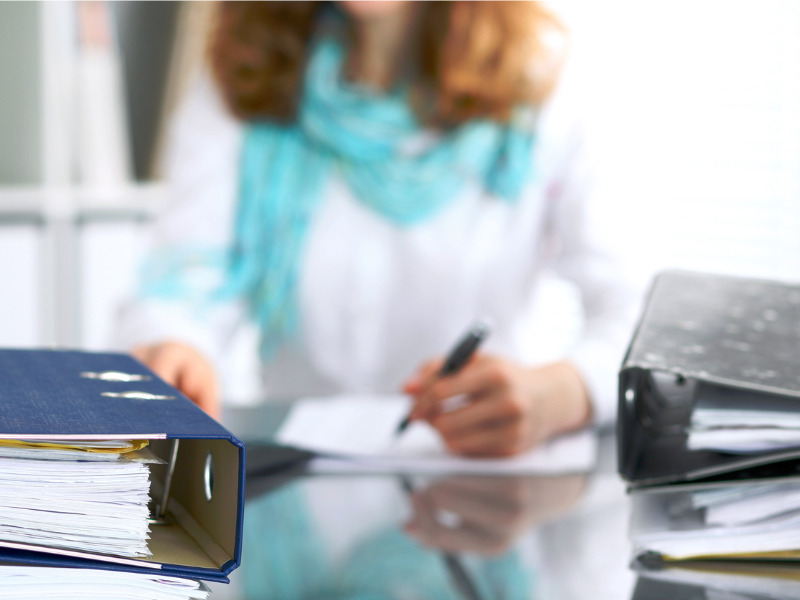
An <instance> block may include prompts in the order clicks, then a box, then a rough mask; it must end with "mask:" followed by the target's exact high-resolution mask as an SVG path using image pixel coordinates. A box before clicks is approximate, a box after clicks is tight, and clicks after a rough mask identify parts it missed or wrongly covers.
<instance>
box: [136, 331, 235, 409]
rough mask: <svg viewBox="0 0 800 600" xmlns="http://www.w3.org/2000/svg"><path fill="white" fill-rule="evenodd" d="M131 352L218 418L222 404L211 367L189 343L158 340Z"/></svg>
mask: <svg viewBox="0 0 800 600" xmlns="http://www.w3.org/2000/svg"><path fill="white" fill-rule="evenodd" d="M133 355H134V356H135V357H136V358H137V359H139V360H140V361H141V362H143V363H144V364H145V365H147V366H148V367H150V369H152V370H153V371H154V372H155V373H156V374H157V375H158V376H159V377H161V379H163V380H164V381H166V382H167V383H169V384H171V385H173V386H175V387H176V388H178V389H179V390H180V391H181V392H183V393H184V394H186V395H187V396H188V397H189V398H190V399H191V400H192V402H194V403H195V404H197V406H199V407H200V408H202V409H203V410H204V411H206V412H207V413H208V414H209V415H211V416H212V417H214V418H215V419H218V418H219V416H220V408H221V407H220V402H219V393H218V390H217V377H216V374H215V372H214V367H212V366H211V363H210V362H209V361H208V359H206V358H205V357H204V356H203V355H202V354H200V352H198V351H197V350H195V349H194V348H193V347H192V346H189V345H188V344H184V343H182V342H173V341H169V342H160V343H158V344H153V345H151V346H137V347H136V348H134V349H133Z"/></svg>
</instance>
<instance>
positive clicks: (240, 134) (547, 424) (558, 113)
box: [122, 1, 628, 456]
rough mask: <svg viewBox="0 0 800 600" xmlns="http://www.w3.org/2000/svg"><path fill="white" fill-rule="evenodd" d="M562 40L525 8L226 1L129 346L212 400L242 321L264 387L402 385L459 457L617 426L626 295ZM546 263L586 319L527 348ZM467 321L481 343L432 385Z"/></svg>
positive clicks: (130, 319)
mask: <svg viewBox="0 0 800 600" xmlns="http://www.w3.org/2000/svg"><path fill="white" fill-rule="evenodd" d="M565 41H566V38H565V33H564V31H563V29H562V28H561V27H560V26H559V24H558V23H557V21H556V20H555V19H554V18H553V17H551V16H550V15H549V14H548V13H547V12H545V11H544V10H543V9H542V7H541V6H540V5H539V3H536V2H475V3H473V2H388V1H387V2H338V3H332V4H331V3H325V2H286V3H284V2H224V3H221V4H220V6H219V15H218V23H217V25H216V29H215V33H214V38H213V45H212V52H211V67H212V68H211V71H212V75H213V82H212V78H210V77H207V76H206V77H204V78H201V80H200V81H198V82H197V84H196V85H195V86H194V88H193V89H192V90H191V92H190V93H189V95H188V97H187V98H186V99H185V101H184V103H183V105H182V107H181V109H180V111H179V112H178V114H177V116H176V118H175V120H174V123H173V126H172V129H171V149H170V151H169V164H168V172H169V179H170V182H171V184H172V192H173V197H172V202H171V204H170V206H169V207H168V209H167V210H166V211H165V213H164V214H163V216H162V218H161V219H160V221H159V223H158V224H157V229H156V246H155V249H154V251H153V253H152V255H151V258H150V260H149V262H148V265H147V267H146V271H145V282H144V284H143V286H142V291H141V297H140V298H139V299H138V300H137V301H136V302H134V303H133V304H132V305H131V306H129V307H128V310H127V311H126V314H125V316H124V319H123V331H122V333H123V339H124V340H125V342H126V343H127V344H129V345H130V346H131V347H135V348H136V350H135V353H136V355H137V356H139V357H140V358H141V359H142V360H143V361H144V362H146V363H147V364H149V365H150V366H151V367H152V368H153V369H154V370H155V371H156V372H158V373H159V374H161V375H162V376H163V377H164V378H166V379H167V380H168V381H171V382H173V383H174V384H176V385H177V386H179V387H180V388H181V389H182V390H183V391H184V392H185V393H186V394H187V395H188V396H190V397H191V398H192V399H193V400H194V401H195V402H197V403H198V404H199V405H200V406H201V407H203V408H205V409H206V410H207V411H209V412H211V413H212V414H217V411H218V407H219V400H218V398H217V392H216V388H215V386H216V384H215V369H214V367H213V365H214V364H216V362H217V361H218V359H219V356H220V353H221V352H224V351H225V350H224V348H225V340H227V339H229V336H230V333H231V331H233V330H234V328H235V325H236V324H237V323H241V321H242V319H243V318H245V317H247V318H249V319H251V320H252V321H254V322H255V323H256V324H257V325H258V328H259V331H260V336H261V361H262V364H263V378H264V383H265V387H266V390H267V392H266V393H267V395H268V396H269V395H272V396H280V397H287V396H290V397H295V396H301V395H309V394H314V395H320V394H328V393H336V392H396V391H399V390H400V389H402V390H404V391H405V392H406V393H408V394H410V395H412V396H413V398H414V400H415V407H414V412H413V417H414V418H415V419H421V420H427V421H428V422H429V423H431V425H433V426H434V427H435V428H436V429H437V430H438V431H439V432H440V433H441V435H442V437H443V439H444V441H445V442H446V444H447V446H448V448H449V449H450V450H451V451H453V452H456V453H460V454H464V455H472V456H503V455H510V454H515V453H518V452H520V451H522V450H524V449H527V448H529V447H531V446H533V445H534V444H536V443H538V442H540V441H542V440H544V439H547V438H549V437H551V436H553V435H556V434H559V433H562V432H565V431H569V430H573V429H576V428H579V427H582V426H584V425H587V424H589V423H591V422H602V421H608V420H610V418H611V416H612V415H613V411H614V406H615V404H614V395H615V376H616V369H617V367H618V364H619V361H620V359H621V356H622V344H623V343H624V342H625V340H626V337H627V328H626V325H627V320H626V319H627V314H628V312H627V311H626V308H627V307H628V304H627V300H628V297H627V296H626V293H625V288H624V286H623V285H622V284H621V276H620V273H619V271H618V267H617V263H616V262H615V261H614V259H613V256H612V254H611V253H610V252H609V251H608V246H607V245H606V244H605V242H604V241H603V239H602V236H600V235H599V234H598V229H597V228H596V227H595V223H593V221H592V218H591V217H590V214H591V213H590V211H589V203H590V201H591V198H590V195H591V187H590V184H589V183H590V182H589V175H588V170H587V162H586V152H585V144H584V140H583V131H582V128H581V126H580V120H579V119H578V112H579V111H578V104H577V101H579V100H581V98H577V97H576V94H575V93H574V90H571V89H570V87H571V85H570V77H569V76H568V74H567V73H566V72H564V71H565V69H564V64H565V58H566V47H567V45H566V43H565ZM546 268H547V269H553V270H555V271H556V272H557V273H558V274H559V275H560V276H562V277H564V278H566V279H568V280H570V281H572V282H573V283H574V284H576V286H577V289H578V290H579V291H580V293H581V300H582V307H583V310H584V319H583V330H582V333H581V338H580V340H579V341H578V343H577V344H576V345H575V346H574V347H573V348H572V349H571V350H570V352H569V353H568V354H567V355H566V356H564V357H563V358H562V359H560V360H557V361H555V362H551V363H548V364H527V363H525V362H524V361H523V360H522V357H523V352H522V348H521V344H520V339H521V338H522V337H523V336H525V335H528V336H533V337H535V336H536V332H535V331H533V332H529V333H528V332H523V331H521V329H520V328H521V327H522V323H523V322H524V318H525V317H526V315H527V314H528V312H529V310H528V309H529V305H530V301H531V297H532V292H533V290H534V287H535V285H536V283H537V280H538V279H539V275H540V274H541V273H542V271H543V270H544V269H546ZM478 317H489V318H491V320H492V321H493V323H494V326H493V334H492V336H491V338H490V339H489V342H488V343H487V344H486V346H485V349H484V351H483V352H481V353H479V354H477V355H476V356H475V357H474V358H473V359H472V360H471V361H470V362H469V363H468V364H467V365H466V367H465V368H464V369H462V370H461V371H460V372H458V373H457V374H455V375H452V376H448V377H439V376H438V375H437V372H438V369H439V366H440V365H441V360H442V359H441V357H440V356H441V354H442V353H443V352H446V351H447V350H448V348H449V347H450V346H451V345H452V344H453V342H454V341H455V340H457V339H458V338H459V337H460V336H461V334H462V333H463V332H464V331H465V330H466V329H467V328H468V326H469V325H470V324H471V323H472V322H473V321H474V320H475V319H476V318H478ZM420 365H421V366H420ZM455 395H464V397H465V399H466V401H465V402H462V403H461V404H460V405H459V407H458V408H456V409H455V410H448V409H446V406H447V402H446V400H447V399H448V398H450V397H452V396H455Z"/></svg>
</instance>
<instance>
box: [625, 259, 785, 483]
mask: <svg viewBox="0 0 800 600" xmlns="http://www.w3.org/2000/svg"><path fill="white" fill-rule="evenodd" d="M798 349H800V285H792V284H789V283H783V282H775V281H766V280H758V279H746V278H740V277H729V276H723V275H710V274H702V273H692V272H685V271H666V272H663V273H661V274H659V275H658V276H657V277H656V279H655V281H654V283H653V285H652V287H651V290H650V294H649V296H648V299H647V302H646V305H645V308H644V311H643V313H642V316H641V319H640V321H639V324H638V326H637V328H636V331H635V332H634V335H633V338H632V341H631V344H630V346H629V348H628V352H627V354H626V356H625V359H624V361H623V364H622V368H621V370H620V375H619V418H618V421H617V444H618V447H617V458H618V466H619V472H620V474H621V475H622V477H623V478H624V479H626V480H627V481H628V482H630V484H631V486H632V487H636V486H646V485H658V484H668V483H673V482H682V481H694V480H700V479H704V478H711V477H722V478H735V477H745V476H752V475H758V474H759V473H760V472H761V471H764V472H766V474H767V475H768V476H775V475H776V474H778V473H779V472H780V471H781V470H782V469H785V470H786V471H787V472H793V470H794V465H795V464H796V461H797V460H798V459H800V448H792V449H787V450H780V451H771V452H763V453H758V454H748V455H734V454H725V453H721V452H715V451H710V450H689V449H688V448H687V445H686V441H687V432H686V430H687V427H688V426H689V420H690V416H691V410H692V405H693V402H694V400H695V398H696V397H697V396H698V394H700V393H709V392H714V393H716V392H719V391H722V392H723V393H726V392H729V391H730V390H741V391H746V392H747V393H749V394H751V395H752V396H753V397H754V398H763V399H770V398H783V399H785V398H793V399H797V400H798V404H797V406H798V409H800V354H798Z"/></svg>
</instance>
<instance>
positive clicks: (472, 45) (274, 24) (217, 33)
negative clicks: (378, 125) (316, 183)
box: [210, 0, 564, 127]
mask: <svg viewBox="0 0 800 600" xmlns="http://www.w3.org/2000/svg"><path fill="white" fill-rule="evenodd" d="M324 4H325V2H264V1H257V2H220V3H219V5H218V14H217V19H216V25H215V27H214V31H213V35H212V40H211V42H212V43H211V47H210V51H211V65H212V70H213V73H214V75H215V78H216V80H217V83H218V85H219V87H220V89H221V91H222V95H223V97H224V99H225V101H226V103H227V105H228V107H229V109H230V110H231V112H232V113H233V114H234V115H236V116H237V117H239V118H241V119H254V118H268V119H273V120H278V121H291V120H292V119H293V118H294V116H295V114H296V110H297V106H298V99H299V97H300V94H301V93H302V81H303V72H304V68H305V64H306V60H307V58H308V53H309V45H310V41H311V39H312V38H313V34H314V31H315V27H316V23H317V19H318V17H319V14H320V11H321V9H322V7H323V5H324ZM420 5H421V6H420V7H419V11H420V14H419V15H418V16H419V21H418V22H419V30H418V33H417V35H418V45H417V48H418V52H417V54H416V58H414V59H412V60H415V61H416V64H414V65H412V66H413V68H412V69H411V72H413V73H415V80H414V81H413V82H412V95H411V101H412V105H413V107H414V110H415V112H416V113H417V115H418V117H419V118H420V120H421V121H422V122H424V123H426V124H428V125H431V126H437V127H452V126H456V125H458V124H460V123H463V122H465V121H468V120H470V119H475V118H490V119H495V120H498V121H505V120H507V119H508V117H509V115H510V114H511V111H512V109H513V108H514V107H516V106H519V105H521V104H530V105H534V106H536V105H540V104H541V103H542V102H543V101H544V100H545V99H546V98H547V96H548V95H549V94H550V92H551V90H552V88H553V86H554V83H555V81H556V79H557V76H558V71H559V67H560V58H561V57H559V56H558V55H557V54H556V53H554V52H553V51H552V49H551V48H549V47H548V46H547V44H546V43H545V38H546V36H547V35H548V33H551V32H558V33H562V34H563V32H564V30H563V27H562V26H561V24H560V23H559V22H558V21H557V20H556V19H555V17H553V16H552V15H551V14H550V13H549V12H547V11H545V10H544V9H543V8H542V7H541V5H540V4H539V3H538V2H531V1H527V0H521V1H506V2H469V1H454V2H424V3H420Z"/></svg>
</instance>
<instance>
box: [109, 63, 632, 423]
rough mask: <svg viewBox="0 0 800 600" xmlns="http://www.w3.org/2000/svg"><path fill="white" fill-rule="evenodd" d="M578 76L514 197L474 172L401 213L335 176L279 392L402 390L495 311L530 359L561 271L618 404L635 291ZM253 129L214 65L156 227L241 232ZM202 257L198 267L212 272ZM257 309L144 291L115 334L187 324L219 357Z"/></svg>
mask: <svg viewBox="0 0 800 600" xmlns="http://www.w3.org/2000/svg"><path fill="white" fill-rule="evenodd" d="M570 81H571V76H570V74H569V72H567V73H566V74H565V75H564V77H562V81H561V83H560V85H559V88H558V89H557V91H556V93H555V94H554V96H553V97H552V98H551V100H550V101H549V102H548V104H547V105H546V106H545V107H544V108H543V109H542V111H541V113H540V119H539V126H538V132H537V139H536V144H535V152H534V156H533V164H532V169H533V176H532V177H531V182H530V184H529V186H528V187H527V189H526V190H525V192H524V194H523V196H522V198H521V199H520V200H519V201H518V202H517V203H516V204H510V203H508V202H505V201H502V200H500V199H498V198H495V197H492V196H491V195H489V194H487V193H486V191H485V190H484V189H482V188H481V187H480V186H479V185H470V186H469V187H468V189H466V190H465V191H464V193H463V194H462V197H460V198H457V199H456V200H455V201H454V202H452V203H450V204H449V205H448V206H447V207H446V208H445V209H443V210H442V211H441V212H439V213H437V214H436V215H435V216H434V217H433V218H431V219H429V220H427V221H425V222H423V223H422V224H420V225H415V226H413V227H400V226H397V225H395V224H394V223H392V222H390V221H388V220H387V219H385V218H383V217H382V216H380V215H379V214H376V213H375V212H373V211H372V210H371V209H370V208H368V207H366V206H364V205H363V204H361V203H359V202H358V200H357V199H355V198H354V196H353V194H352V193H351V192H350V190H349V189H347V187H346V185H345V184H344V183H343V181H342V180H341V179H338V178H337V177H336V176H333V177H332V178H331V180H330V182H329V184H328V185H327V188H326V189H325V192H324V197H323V199H322V202H321V203H320V204H319V207H318V211H317V213H316V214H315V215H314V217H313V220H312V223H311V225H310V228H309V231H308V233H307V238H306V246H305V249H304V254H303V256H302V260H301V267H300V281H299V299H300V307H299V314H300V323H301V331H300V332H299V335H298V337H297V339H296V341H294V342H291V343H288V344H286V345H285V347H283V348H282V349H281V351H280V352H279V353H278V355H277V356H275V357H274V358H273V359H270V360H268V361H267V362H266V363H265V364H263V365H262V367H263V368H262V371H263V373H262V376H263V381H264V384H265V390H266V391H265V392H264V395H265V397H267V398H268V397H278V396H279V397H286V396H298V395H307V394H327V393H336V392H343V391H347V392H362V391H365V392H366V391H369V392H394V391H397V390H398V389H399V386H400V384H401V382H402V381H404V380H405V379H406V378H407V377H408V376H409V375H411V374H412V373H413V372H414V371H415V370H416V369H417V367H418V366H419V365H420V363H421V362H422V361H424V360H426V359H428V358H431V357H434V356H439V355H442V354H443V353H445V352H447V350H448V349H449V348H450V347H451V346H452V345H453V343H454V342H455V341H456V340H457V339H458V338H459V337H460V336H461V335H462V334H463V332H464V331H465V330H466V329H467V328H468V326H469V325H470V324H471V323H472V322H473V321H474V320H475V319H476V318H479V317H488V318H490V319H491V320H492V321H493V323H494V326H493V333H492V335H491V336H490V338H489V339H488V341H487V343H486V344H485V348H484V350H485V351H486V352H492V353H496V354H500V355H504V356H507V357H509V358H512V359H518V360H524V359H525V356H526V355H525V351H524V348H523V347H524V346H525V345H526V344H530V342H531V340H534V344H535V340H536V338H537V332H536V331H526V330H525V329H524V328H525V327H526V323H528V322H529V318H528V317H529V314H528V313H529V310H528V308H529V306H530V303H531V298H532V292H533V290H534V288H535V286H536V283H537V281H538V280H539V278H540V276H541V274H542V273H543V272H545V271H549V272H555V273H556V274H557V275H558V276H559V277H562V278H564V279H566V280H568V281H571V282H573V283H574V284H575V286H576V289H577V290H579V292H580V300H581V306H582V312H583V317H584V318H583V323H582V328H581V331H580V335H579V336H578V338H577V340H576V341H575V343H574V344H573V345H572V346H571V347H570V348H568V349H567V350H566V352H565V358H567V359H569V360H571V361H572V362H573V363H574V364H575V365H576V366H577V368H578V369H579V370H580V372H581V373H582V375H583V377H584V380H585V382H586V384H587V386H588V389H589V391H590V394H591V396H592V399H593V402H594V415H595V419H596V420H597V421H598V422H609V421H611V420H612V419H613V417H614V414H615V410H616V399H615V398H616V373H617V370H618V368H619V365H620V362H621V359H622V356H623V353H624V347H625V344H626V343H627V340H628V338H629V336H630V333H631V329H630V325H631V315H632V314H633V309H634V307H635V305H636V304H635V303H636V301H637V299H636V297H635V292H632V291H631V289H629V288H628V287H627V285H626V284H625V276H624V274H623V269H622V263H621V262H620V261H619V257H618V256H617V255H616V253H615V252H614V251H613V248H614V247H615V244H613V243H612V242H613V234H614V232H613V230H609V228H608V227H600V226H598V222H599V220H598V219H597V218H595V217H593V215H597V214H600V213H598V212H597V210H598V205H597V204H593V203H595V202H596V201H597V200H598V199H597V198H594V197H592V186H591V183H590V173H589V169H588V161H587V152H586V144H585V143H584V137H585V136H584V131H583V128H582V126H581V123H580V121H579V120H578V119H577V115H578V114H579V111H578V110H577V101H578V100H580V97H579V96H580V94H578V93H576V89H577V88H576V87H575V86H574V85H572V86H571V84H570ZM571 87H572V90H571V89H570V88H571ZM242 131H243V128H242V125H241V124H240V123H239V122H237V121H236V120H235V119H234V118H232V117H231V116H229V115H228V114H227V113H226V111H225V109H224V107H223V106H222V102H221V100H220V97H219V95H218V93H217V91H216V89H215V87H214V85H213V84H212V82H211V81H210V78H209V77H208V76H204V77H201V78H199V80H198V81H197V83H196V85H195V86H194V87H193V88H192V89H191V90H190V92H189V93H188V95H187V97H186V99H185V100H184V102H183V104H182V106H181V107H180V109H179V111H178V112H177V114H176V116H175V118H174V121H173V123H172V126H171V129H170V143H169V149H168V162H167V173H168V179H169V183H170V184H171V201H170V203H169V206H168V207H167V208H166V210H165V211H164V213H163V215H162V216H161V217H160V219H159V220H158V222H157V224H156V227H155V234H154V239H153V243H154V245H155V246H156V247H158V246H160V245H162V244H175V243H185V244H190V245H198V244H200V245H214V246H219V247H224V246H226V245H227V244H228V243H229V236H230V233H231V231H232V220H233V217H234V214H235V207H236V197H237V181H238V159H239V152H240V146H241V138H242ZM429 142H430V135H428V136H422V139H421V143H422V144H425V143H429ZM599 210H600V211H602V207H600V208H599ZM201 271H202V269H200V271H199V272H198V273H197V278H198V280H202V279H203V278H204V277H207V274H203V273H202V272H201ZM243 320H244V311H243V307H242V305H241V304H239V305H235V304H230V305H226V306H220V307H219V308H218V310H215V311H213V314H208V313H205V314H204V315H203V316H202V318H198V317H197V316H195V315H193V314H192V311H191V310H187V307H186V306H182V305H181V304H180V303H177V302H168V301H164V300H154V299H147V300H144V299H135V300H133V301H132V302H130V303H129V304H128V305H127V306H126V307H125V309H124V311H123V314H122V319H121V321H120V328H119V335H118V340H117V341H118V343H120V344H122V345H124V346H127V347H130V346H133V345H135V344H143V343H152V342H156V341H160V340H165V339H178V340H184V341H187V342H189V343H191V344H194V345H195V346H196V347H198V348H199V349H200V350H201V351H203V352H205V353H206V354H207V355H208V356H209V357H211V358H212V359H215V360H220V357H222V356H224V354H225V351H226V350H225V348H226V342H227V341H228V340H229V339H230V338H231V332H232V331H234V329H235V326H236V324H239V323H241V322H242V321H243Z"/></svg>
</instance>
